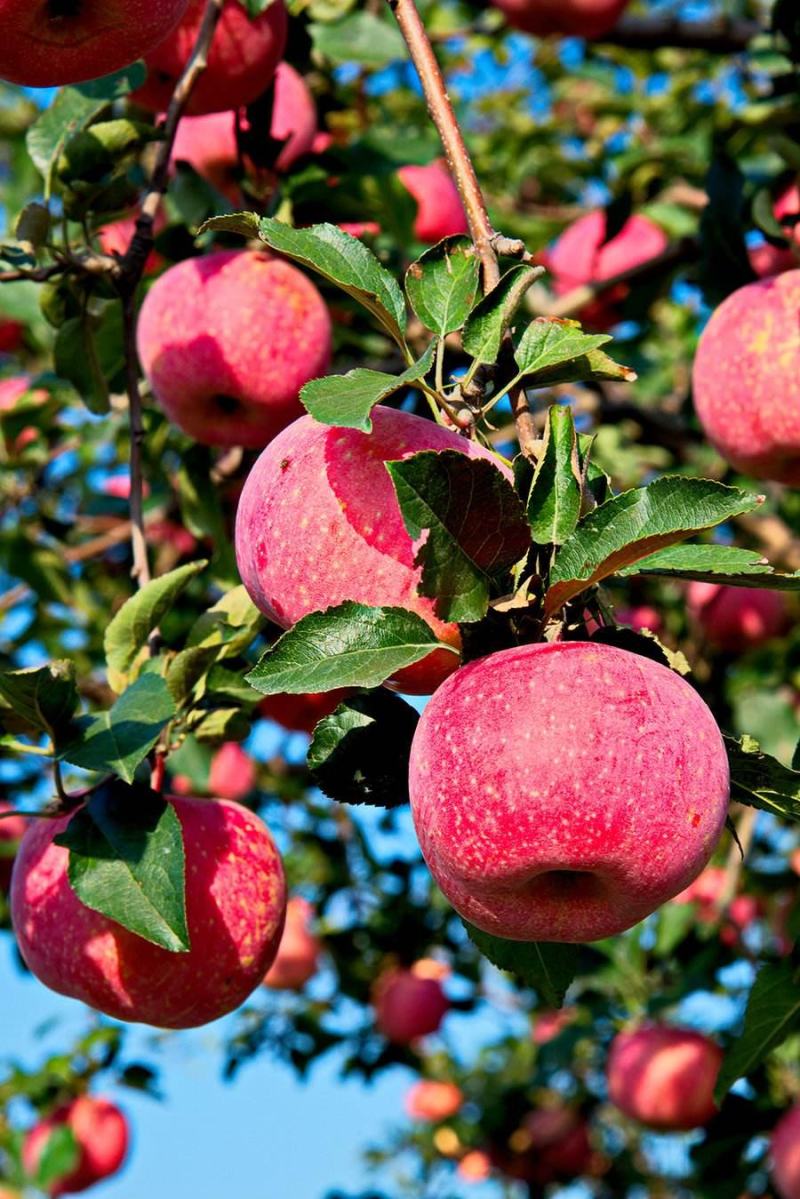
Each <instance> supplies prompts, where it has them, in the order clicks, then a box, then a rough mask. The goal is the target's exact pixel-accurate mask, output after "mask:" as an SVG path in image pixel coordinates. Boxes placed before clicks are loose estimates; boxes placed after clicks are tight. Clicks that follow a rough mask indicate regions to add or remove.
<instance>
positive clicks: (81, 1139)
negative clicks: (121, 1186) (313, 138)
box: [22, 1095, 129, 1195]
mask: <svg viewBox="0 0 800 1199" xmlns="http://www.w3.org/2000/svg"><path fill="white" fill-rule="evenodd" d="M63 1127H66V1128H68V1129H69V1130H70V1132H71V1133H72V1135H73V1137H74V1139H75V1145H76V1148H77V1152H78V1160H77V1163H76V1165H75V1166H74V1167H73V1169H72V1170H70V1172H69V1173H68V1174H66V1175H65V1176H64V1177H63V1178H60V1179H58V1180H57V1181H56V1182H55V1183H53V1184H52V1185H51V1186H49V1187H48V1188H47V1193H48V1194H49V1195H71V1194H75V1193H77V1192H78V1191H85V1190H87V1189H88V1188H89V1187H91V1186H94V1184H95V1183H97V1182H102V1180H103V1179H104V1178H109V1177H110V1176H111V1175H112V1174H116V1173H117V1171H118V1170H119V1169H120V1167H121V1166H122V1164H123V1162H124V1161H125V1157H126V1156H127V1153H128V1141H129V1134H128V1121H127V1119H126V1118H125V1116H124V1114H123V1113H122V1112H121V1111H120V1109H119V1108H118V1107H117V1106H116V1104H114V1103H112V1102H111V1100H110V1099H103V1098H101V1097H99V1096H98V1097H94V1096H92V1095H81V1096H79V1098H77V1099H73V1100H72V1101H71V1102H69V1103H65V1104H63V1105H62V1106H61V1107H59V1108H57V1109H56V1110H55V1111H54V1112H52V1113H51V1114H50V1115H49V1116H46V1117H45V1118H44V1119H43V1120H40V1121H39V1123H38V1124H35V1125H34V1127H33V1128H32V1129H31V1130H30V1132H29V1133H28V1134H27V1136H26V1137H25V1140H24V1142H23V1145H22V1164H23V1166H24V1167H25V1171H26V1173H27V1174H28V1175H29V1176H30V1177H31V1178H34V1177H35V1176H36V1171H37V1170H38V1168H39V1162H40V1161H41V1158H42V1155H43V1154H44V1152H45V1149H46V1146H47V1143H48V1141H49V1140H50V1138H51V1137H52V1135H53V1133H54V1132H55V1131H56V1129H58V1128H63Z"/></svg>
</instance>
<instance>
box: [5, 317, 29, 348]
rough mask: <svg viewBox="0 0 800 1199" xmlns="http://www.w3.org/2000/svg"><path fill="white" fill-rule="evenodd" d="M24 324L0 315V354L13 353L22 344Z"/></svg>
mask: <svg viewBox="0 0 800 1199" xmlns="http://www.w3.org/2000/svg"><path fill="white" fill-rule="evenodd" d="M24 336H25V326H24V325H21V324H20V323H19V321H12V320H9V319H8V318H7V317H4V316H0V354H13V353H15V351H16V350H18V349H19V348H20V347H21V345H22V339H23V337H24Z"/></svg>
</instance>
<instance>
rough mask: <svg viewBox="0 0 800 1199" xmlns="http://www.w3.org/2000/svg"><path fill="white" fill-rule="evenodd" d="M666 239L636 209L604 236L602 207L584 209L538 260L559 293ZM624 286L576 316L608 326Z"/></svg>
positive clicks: (638, 257)
mask: <svg viewBox="0 0 800 1199" xmlns="http://www.w3.org/2000/svg"><path fill="white" fill-rule="evenodd" d="M559 5H560V0H559ZM668 244H669V240H668V238H667V235H666V233H665V232H664V230H663V229H662V228H661V227H660V226H659V225H656V223H655V222H654V221H651V220H650V218H649V217H647V216H642V215H640V214H638V213H635V214H634V215H633V216H631V217H629V218H628V220H627V221H626V222H625V224H624V225H623V226H622V228H621V229H620V231H619V233H617V234H616V236H615V237H612V238H611V239H610V240H609V241H606V214H605V212H604V211H597V212H588V213H586V215H585V216H582V217H579V218H578V220H577V221H574V222H573V224H571V225H570V226H569V228H567V229H565V230H564V232H563V233H562V234H561V236H560V237H559V238H558V240H557V241H556V243H555V245H554V246H552V247H551V249H550V250H549V251H547V253H546V254H545V255H544V262H545V265H546V266H547V268H548V270H549V271H550V272H551V275H552V278H553V289H554V291H555V293H556V295H559V296H561V295H566V294H567V293H569V292H571V291H573V290H574V289H575V288H577V287H582V286H584V284H588V283H603V282H604V281H605V280H606V279H611V278H613V277H614V276H615V275H619V274H621V273H622V272H623V271H627V270H630V269H631V268H632V267H635V266H640V265H641V264H642V263H645V262H649V261H650V259H651V258H656V257H657V256H658V255H659V254H662V253H663V252H664V250H665V249H666V248H667V245H668ZM629 291H630V287H629V285H628V284H627V283H618V284H616V285H615V286H613V287H611V288H609V289H608V290H607V291H605V292H603V293H602V295H600V296H598V298H597V299H595V300H594V301H592V302H591V303H590V304H587V305H586V307H585V308H583V309H582V310H581V312H580V313H579V316H580V318H581V320H582V321H583V322H584V323H585V324H587V325H591V326H592V327H593V328H595V329H608V328H610V327H611V326H612V325H614V324H616V323H617V321H618V320H619V318H620V312H619V305H620V304H621V303H622V301H623V300H624V299H625V297H626V296H627V295H628V292H629Z"/></svg>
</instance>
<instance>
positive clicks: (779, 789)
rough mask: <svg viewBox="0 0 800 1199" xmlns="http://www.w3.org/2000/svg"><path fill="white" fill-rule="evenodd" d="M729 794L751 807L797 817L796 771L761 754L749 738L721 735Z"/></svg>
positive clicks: (799, 781) (799, 790) (799, 783)
mask: <svg viewBox="0 0 800 1199" xmlns="http://www.w3.org/2000/svg"><path fill="white" fill-rule="evenodd" d="M725 748H726V749H727V751H728V764H729V765H730V771H731V797H732V798H733V799H735V800H738V801H739V803H743V804H747V805H748V806H749V807H751V808H761V809H762V810H763V811H765V812H773V813H775V814H776V815H778V816H783V817H784V818H785V819H786V820H800V771H797V770H792V769H790V768H789V767H788V766H784V765H783V764H782V763H781V762H779V761H778V760H777V758H773V757H770V755H769V754H765V753H764V752H763V750H762V749H761V746H760V745H759V744H758V742H757V741H756V740H755V739H754V738H753V737H748V736H746V735H745V736H744V737H741V738H740V739H739V740H738V741H737V740H736V738H735V737H729V736H726V737H725Z"/></svg>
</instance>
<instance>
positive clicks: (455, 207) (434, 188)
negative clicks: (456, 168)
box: [397, 159, 469, 243]
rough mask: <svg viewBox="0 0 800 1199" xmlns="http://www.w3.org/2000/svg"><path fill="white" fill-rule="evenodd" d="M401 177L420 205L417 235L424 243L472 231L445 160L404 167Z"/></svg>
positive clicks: (401, 169)
mask: <svg viewBox="0 0 800 1199" xmlns="http://www.w3.org/2000/svg"><path fill="white" fill-rule="evenodd" d="M397 177H398V179H399V180H400V182H401V183H402V184H403V187H405V189H406V191H408V192H409V193H410V194H411V195H412V196H413V198H414V199H415V200H416V201H417V215H416V218H415V220H414V234H415V236H416V237H418V238H419V240H420V241H427V242H431V243H433V242H437V241H441V239H442V238H443V237H454V236H455V235H456V234H457V233H467V232H468V231H469V225H468V224H467V218H466V215H465V213H464V207H463V205H462V203H461V197H460V196H459V194H458V188H457V187H456V185H455V183H454V182H453V177H452V175H451V174H450V172H449V171H448V169H447V166H446V165H445V163H443V162H442V161H441V159H437V160H436V161H435V162H429V163H426V165H425V166H416V165H414V164H409V165H408V166H404V167H400V168H399V170H398V172H397Z"/></svg>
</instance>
